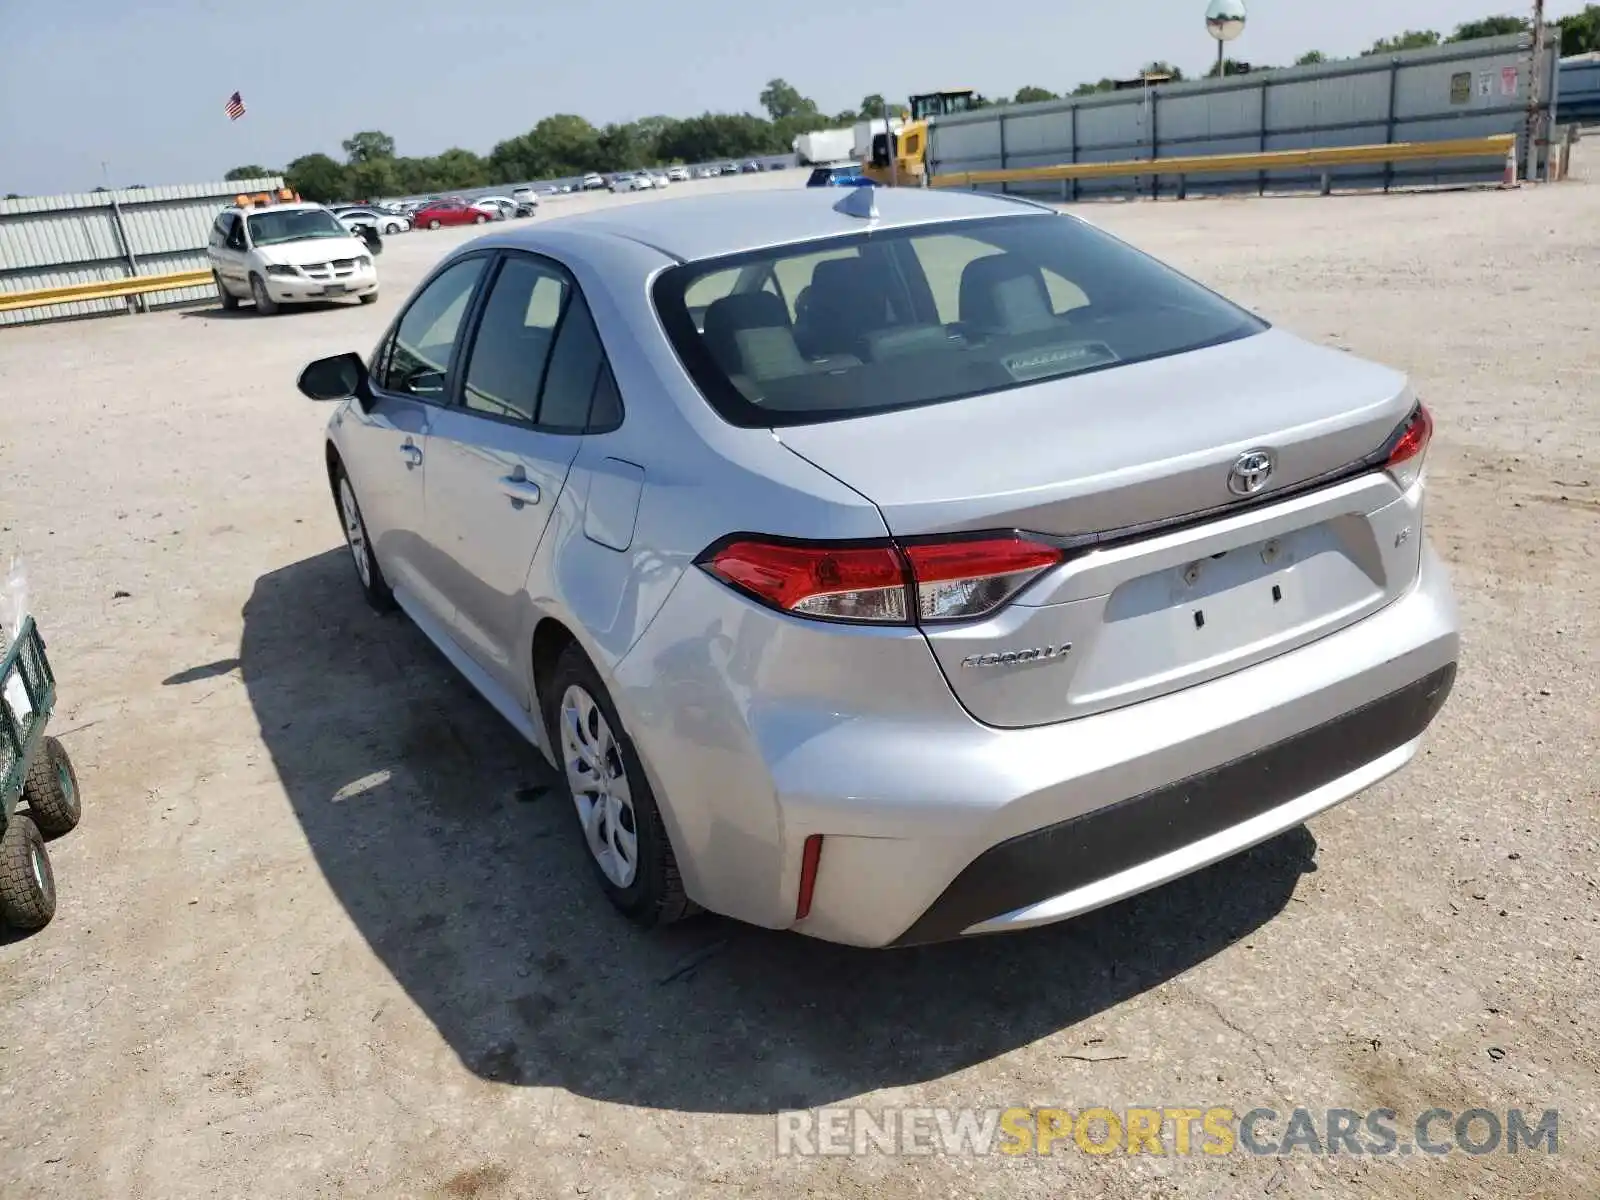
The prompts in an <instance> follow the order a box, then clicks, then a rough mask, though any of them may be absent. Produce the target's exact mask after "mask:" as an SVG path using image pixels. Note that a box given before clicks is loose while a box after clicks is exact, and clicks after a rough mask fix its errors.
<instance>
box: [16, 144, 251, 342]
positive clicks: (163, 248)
mask: <svg viewBox="0 0 1600 1200" xmlns="http://www.w3.org/2000/svg"><path fill="white" fill-rule="evenodd" d="M282 186H283V179H282V177H280V176H277V175H273V176H268V177H266V178H264V179H244V180H238V181H236V182H229V183H193V184H180V185H176V186H172V187H154V188H121V189H118V190H116V191H106V192H83V193H79V194H76V195H70V196H33V197H27V198H24V199H20V200H0V292H22V291H29V290H32V289H34V288H47V287H60V286H65V285H67V284H73V283H94V282H100V281H109V280H115V279H127V278H129V277H130V276H137V275H164V274H167V273H168V272H172V271H203V270H206V269H207V268H208V267H209V265H210V264H209V263H208V261H207V259H206V239H207V237H208V236H209V234H210V232H211V224H212V222H213V221H215V220H216V217H217V214H218V213H219V212H221V211H222V210H223V209H224V208H227V207H229V206H230V205H231V204H232V203H233V201H234V197H235V196H237V195H238V194H239V193H241V192H264V191H269V190H271V189H273V188H280V187H282ZM214 295H215V293H214V292H213V291H212V290H211V288H209V287H191V288H182V289H178V290H174V291H165V292H159V293H154V294H151V295H148V296H129V297H119V298H115V299H109V300H77V301H73V302H72V303H69V304H52V305H48V306H45V307H42V308H27V309H18V310H16V311H13V312H0V325H15V324H22V323H24V322H30V321H50V320H60V319H61V318H63V317H85V316H95V315H99V314H104V313H119V312H130V311H137V306H145V307H150V308H157V307H164V306H167V305H172V304H192V303H194V302H196V301H200V300H205V299H207V298H209V297H211V296H214Z"/></svg>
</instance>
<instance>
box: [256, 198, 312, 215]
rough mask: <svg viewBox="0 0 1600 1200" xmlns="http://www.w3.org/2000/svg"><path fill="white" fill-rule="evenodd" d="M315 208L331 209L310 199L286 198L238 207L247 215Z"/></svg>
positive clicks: (301, 210)
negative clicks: (274, 201)
mask: <svg viewBox="0 0 1600 1200" xmlns="http://www.w3.org/2000/svg"><path fill="white" fill-rule="evenodd" d="M313 208H314V209H319V210H321V211H323V212H327V211H329V209H328V206H327V205H325V204H312V203H311V202H310V201H309V200H286V201H282V202H280V203H278V204H251V205H247V206H241V207H240V208H239V209H237V211H238V212H240V213H243V214H245V215H250V214H253V213H264V212H285V211H288V212H305V211H307V210H308V209H313Z"/></svg>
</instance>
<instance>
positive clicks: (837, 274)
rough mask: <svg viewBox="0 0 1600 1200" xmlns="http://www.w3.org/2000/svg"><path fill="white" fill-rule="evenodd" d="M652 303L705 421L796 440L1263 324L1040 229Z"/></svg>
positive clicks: (1010, 221)
mask: <svg viewBox="0 0 1600 1200" xmlns="http://www.w3.org/2000/svg"><path fill="white" fill-rule="evenodd" d="M653 297H654V300H655V304H656V308H657V311H658V312H659V314H660V316H661V319H662V323H663V325H664V326H665V328H666V330H667V334H668V337H669V338H670V339H671V341H672V343H673V346H674V348H675V349H676V350H677V352H678V355H679V357H680V358H681V359H682V360H683V362H684V365H685V366H686V367H687V368H688V370H689V373H690V374H691V376H693V378H694V379H695V382H696V383H697V384H698V385H699V387H700V390H701V392H702V393H703V394H704V395H705V397H706V399H707V400H708V401H709V402H710V403H711V405H712V406H713V407H714V408H715V409H716V410H717V412H718V413H720V414H721V415H722V416H723V417H724V418H725V419H726V420H728V421H730V422H732V423H734V424H737V425H746V426H755V427H762V426H779V425H797V424H806V423H810V422H814V421H826V420H834V419H839V418H844V417H853V416H860V415H864V414H867V413H871V412H879V411H884V410H888V409H895V408H907V407H912V406H915V405H921V404H935V403H941V402H946V401H953V400H960V399H962V398H965V397H970V396H976V395H983V394H986V393H989V392H997V391H1003V390H1005V389H1007V388H1012V387H1021V386H1025V385H1028V384H1036V383H1041V382H1044V381H1048V380H1050V379H1056V378H1063V377H1066V376H1069V375H1077V374H1082V373H1084V372H1087V371H1097V370H1108V369H1112V368H1115V367H1117V366H1120V365H1124V364H1127V363H1134V362H1142V361H1145V360H1148V359H1152V358H1160V357H1164V356H1166V355H1171V354H1180V353H1183V352H1185V351H1189V350H1196V349H1200V348H1201V347H1204V346H1211V345H1217V344H1219V343H1222V342H1227V341H1232V340H1234V339H1236V338H1242V337H1248V336H1250V335H1252V334H1255V333H1259V332H1260V331H1261V330H1263V329H1265V328H1266V327H1267V326H1266V324H1265V323H1264V322H1263V321H1261V320H1260V319H1259V318H1257V317H1255V316H1252V315H1251V314H1250V313H1248V312H1246V311H1245V310H1243V309H1241V308H1239V307H1237V306H1236V305H1234V304H1231V303H1229V302H1228V301H1226V300H1224V299H1222V298H1221V297H1220V296H1217V295H1216V294H1215V293H1213V292H1210V291H1208V290H1207V289H1205V288H1203V287H1201V286H1200V285H1199V284H1197V283H1195V282H1193V281H1192V280H1190V279H1187V278H1185V277H1184V276H1183V275H1180V274H1179V273H1178V272H1176V271H1174V270H1172V269H1171V268H1169V267H1166V266H1164V265H1162V264H1161V263H1159V262H1157V261H1156V260H1155V259H1152V258H1150V257H1149V256H1147V255H1145V254H1142V253H1141V252H1139V251H1137V250H1135V249H1133V248H1132V247H1130V246H1128V245H1126V244H1124V243H1122V242H1120V241H1118V240H1117V239H1115V238H1113V237H1111V236H1109V235H1107V234H1104V233H1101V232H1100V231H1099V230H1097V229H1094V228H1093V227H1092V226H1089V225H1087V224H1085V223H1083V222H1081V221H1078V220H1075V219H1072V218H1070V217H1066V216H1050V215H1047V214H1044V213H1030V214H1027V215H1018V216H1004V217H996V218H986V219H981V220H966V221H959V222H947V223H942V224H935V225H919V226H913V227H910V228H906V229H896V230H888V231H884V230H879V231H875V232H872V233H870V234H866V233H862V234H852V235H850V236H848V237H843V238H838V239H834V240H831V241H826V242H816V241H811V242H806V243H804V244H799V245H789V246H779V247H774V248H770V249H765V250H761V251H758V252H754V253H747V254H740V255H735V256H729V257H725V258H720V259H714V260H707V261H702V262H692V263H686V264H684V265H682V266H678V267H674V268H672V269H670V270H668V271H665V272H663V273H662V275H661V276H660V277H659V278H658V279H657V281H656V283H655V286H654V292H653Z"/></svg>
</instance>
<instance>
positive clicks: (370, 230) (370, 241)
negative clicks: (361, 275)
mask: <svg viewBox="0 0 1600 1200" xmlns="http://www.w3.org/2000/svg"><path fill="white" fill-rule="evenodd" d="M356 232H357V233H359V234H360V235H361V240H362V241H363V242H365V243H366V244H367V249H368V250H371V251H372V252H373V253H374V254H382V253H383V239H382V238H381V237H379V236H378V231H377V229H376V228H375V227H373V226H371V225H357V226H356Z"/></svg>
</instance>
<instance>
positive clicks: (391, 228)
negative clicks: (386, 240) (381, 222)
mask: <svg viewBox="0 0 1600 1200" xmlns="http://www.w3.org/2000/svg"><path fill="white" fill-rule="evenodd" d="M383 232H384V233H386V234H388V235H389V236H390V237H393V236H394V235H395V234H397V233H399V232H400V226H398V225H396V224H395V223H394V222H393V221H390V222H389V223H388V224H387V225H385V226H384V227H383Z"/></svg>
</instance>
